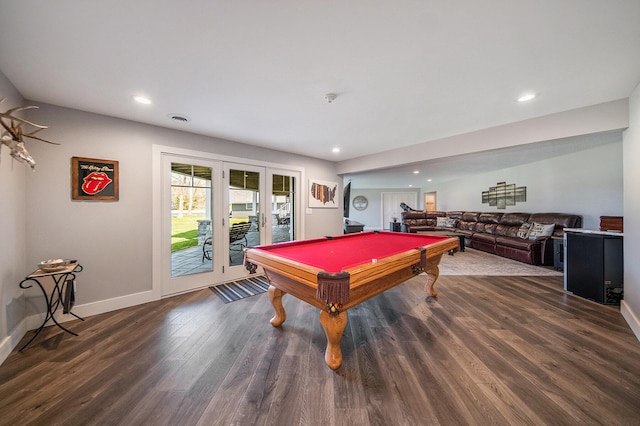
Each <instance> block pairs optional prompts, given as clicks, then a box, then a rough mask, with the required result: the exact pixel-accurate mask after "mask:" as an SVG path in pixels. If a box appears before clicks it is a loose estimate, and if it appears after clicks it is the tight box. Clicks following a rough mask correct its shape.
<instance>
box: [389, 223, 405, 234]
mask: <svg viewBox="0 0 640 426" xmlns="http://www.w3.org/2000/svg"><path fill="white" fill-rule="evenodd" d="M401 230H402V223H401V222H389V231H393V232H400V231H401Z"/></svg>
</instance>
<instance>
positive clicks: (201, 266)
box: [160, 153, 301, 296]
mask: <svg viewBox="0 0 640 426" xmlns="http://www.w3.org/2000/svg"><path fill="white" fill-rule="evenodd" d="M161 175H162V179H161V180H162V184H161V185H160V186H161V193H162V195H161V203H160V205H161V206H162V213H161V223H162V224H161V229H162V230H161V237H160V241H161V250H160V251H161V270H162V272H161V273H160V275H161V289H160V292H161V294H160V295H161V296H168V295H172V294H178V293H183V292H187V291H191V290H195V289H199V288H203V287H208V286H211V285H214V284H216V283H221V282H227V281H232V280H236V279H239V278H243V277H245V276H247V275H248V271H247V270H246V269H245V267H244V265H243V260H244V250H245V249H247V248H250V247H255V246H257V245H260V244H270V243H272V242H284V241H292V240H294V239H295V237H296V229H297V227H298V226H299V220H298V214H297V212H298V210H299V204H300V202H299V197H298V195H299V189H300V182H301V178H300V172H298V171H295V170H294V171H292V170H286V169H276V168H269V167H265V166H257V165H251V164H243V163H234V162H229V161H218V160H215V159H203V158H195V157H187V156H180V155H172V154H167V153H165V154H163V155H162V172H161Z"/></svg>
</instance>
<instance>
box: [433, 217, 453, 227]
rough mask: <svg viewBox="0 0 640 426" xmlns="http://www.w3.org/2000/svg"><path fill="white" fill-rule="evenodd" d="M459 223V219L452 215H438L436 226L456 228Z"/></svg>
mask: <svg viewBox="0 0 640 426" xmlns="http://www.w3.org/2000/svg"><path fill="white" fill-rule="evenodd" d="M457 224H458V220H457V219H453V218H450V217H437V218H436V226H437V227H438V228H455V227H456V225H457Z"/></svg>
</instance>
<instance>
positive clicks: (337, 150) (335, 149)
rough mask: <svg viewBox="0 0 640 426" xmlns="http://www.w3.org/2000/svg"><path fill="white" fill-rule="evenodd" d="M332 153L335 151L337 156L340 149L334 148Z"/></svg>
mask: <svg viewBox="0 0 640 426" xmlns="http://www.w3.org/2000/svg"><path fill="white" fill-rule="evenodd" d="M331 151H333V152H335V153H336V154H337V153H338V152H340V148H333V149H332V150H331Z"/></svg>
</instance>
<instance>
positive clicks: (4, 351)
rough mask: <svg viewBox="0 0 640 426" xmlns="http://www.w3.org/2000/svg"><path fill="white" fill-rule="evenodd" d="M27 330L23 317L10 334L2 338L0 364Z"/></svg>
mask: <svg viewBox="0 0 640 426" xmlns="http://www.w3.org/2000/svg"><path fill="white" fill-rule="evenodd" d="M28 330H29V329H28V328H27V320H26V319H23V320H22V321H20V323H19V324H18V325H17V326H16V327H14V329H13V331H12V333H11V334H9V335H8V336H7V337H5V338H4V339H2V342H0V364H2V363H3V362H4V360H5V359H7V357H8V356H9V354H10V353H11V351H13V350H14V349H15V347H16V346H18V343H19V342H20V339H22V338H23V337H24V335H25V334H27V331H28Z"/></svg>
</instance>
